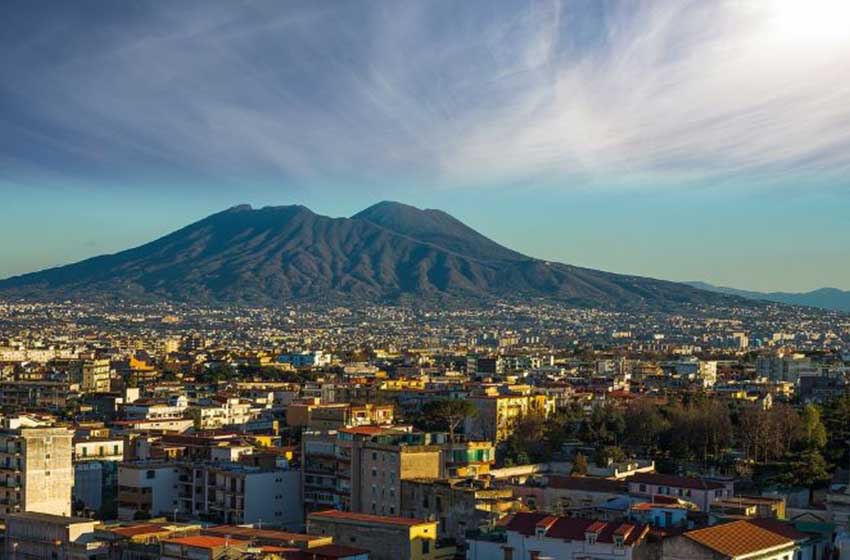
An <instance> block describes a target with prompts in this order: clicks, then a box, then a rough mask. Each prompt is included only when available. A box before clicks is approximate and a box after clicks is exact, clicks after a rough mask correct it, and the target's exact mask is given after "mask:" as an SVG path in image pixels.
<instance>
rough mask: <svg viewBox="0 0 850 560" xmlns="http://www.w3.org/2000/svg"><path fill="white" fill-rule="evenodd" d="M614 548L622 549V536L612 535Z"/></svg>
mask: <svg viewBox="0 0 850 560" xmlns="http://www.w3.org/2000/svg"><path fill="white" fill-rule="evenodd" d="M614 546H616V547H617V548H618V549H621V548H623V536H622V535H614Z"/></svg>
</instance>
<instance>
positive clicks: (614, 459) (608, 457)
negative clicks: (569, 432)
mask: <svg viewBox="0 0 850 560" xmlns="http://www.w3.org/2000/svg"><path fill="white" fill-rule="evenodd" d="M625 458H626V454H625V453H623V450H622V449H620V448H619V447H616V446H613V445H606V446H604V447H600V448H599V449H597V450H596V457H594V459H593V462H594V463H596V466H598V467H607V466H608V465H609V464H611V463H619V462H621V461H623V459H625Z"/></svg>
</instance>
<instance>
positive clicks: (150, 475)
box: [145, 471, 156, 478]
mask: <svg viewBox="0 0 850 560" xmlns="http://www.w3.org/2000/svg"><path fill="white" fill-rule="evenodd" d="M145 478H156V471H148V472H146V473H145Z"/></svg>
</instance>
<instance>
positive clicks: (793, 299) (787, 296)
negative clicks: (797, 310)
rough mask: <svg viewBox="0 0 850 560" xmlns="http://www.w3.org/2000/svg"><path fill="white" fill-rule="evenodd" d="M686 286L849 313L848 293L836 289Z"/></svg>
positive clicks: (702, 283)
mask: <svg viewBox="0 0 850 560" xmlns="http://www.w3.org/2000/svg"><path fill="white" fill-rule="evenodd" d="M686 284H688V285H690V286H693V287H694V288H699V289H700V290H708V291H711V292H715V293H719V294H726V295H733V296H739V297H743V298H747V299H752V300H760V301H771V302H774V303H784V304H787V305H803V306H806V307H818V308H821V309H830V310H833V311H848V312H850V291H847V290H839V289H837V288H820V289H817V290H812V291H810V292H756V291H752V290H739V289H736V288H728V287H725V286H714V285H712V284H708V283H706V282H686Z"/></svg>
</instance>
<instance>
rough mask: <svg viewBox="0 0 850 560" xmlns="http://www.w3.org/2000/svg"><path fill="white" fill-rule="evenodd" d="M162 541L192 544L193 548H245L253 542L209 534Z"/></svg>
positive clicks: (184, 544)
mask: <svg viewBox="0 0 850 560" xmlns="http://www.w3.org/2000/svg"><path fill="white" fill-rule="evenodd" d="M162 542H163V543H168V544H179V545H182V546H191V547H193V548H219V547H222V546H233V547H240V548H244V547H248V546H250V545H251V543H249V542H248V541H237V540H233V539H226V538H224V537H209V536H199V537H178V538H176V539H165V540H163V541H162Z"/></svg>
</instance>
